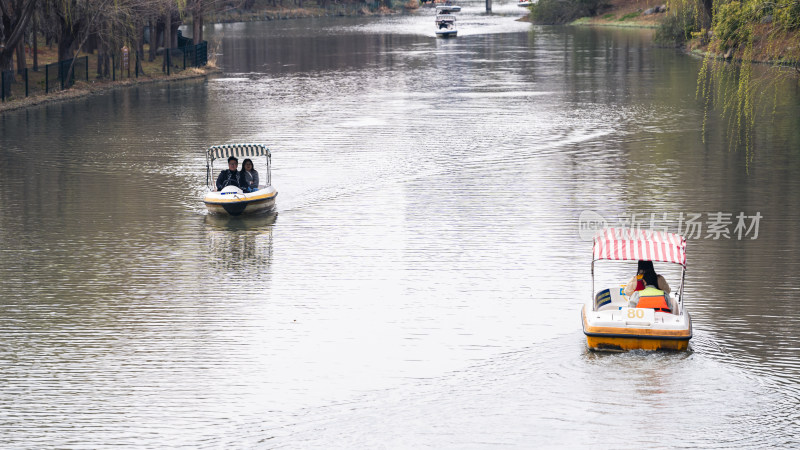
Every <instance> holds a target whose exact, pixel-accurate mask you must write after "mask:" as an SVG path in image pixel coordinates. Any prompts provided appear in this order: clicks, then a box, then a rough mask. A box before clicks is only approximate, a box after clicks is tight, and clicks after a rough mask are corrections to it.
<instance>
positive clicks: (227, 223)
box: [205, 211, 278, 231]
mask: <svg viewBox="0 0 800 450" xmlns="http://www.w3.org/2000/svg"><path fill="white" fill-rule="evenodd" d="M277 219H278V213H277V212H274V211H266V212H263V213H259V214H246V215H241V216H231V215H229V214H208V215H206V216H205V222H206V224H208V225H211V226H213V227H214V228H219V229H223V230H230V231H245V230H255V229H260V228H262V227H268V226H271V225H274V224H275V221H276V220H277Z"/></svg>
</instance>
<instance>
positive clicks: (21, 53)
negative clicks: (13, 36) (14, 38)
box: [17, 39, 27, 74]
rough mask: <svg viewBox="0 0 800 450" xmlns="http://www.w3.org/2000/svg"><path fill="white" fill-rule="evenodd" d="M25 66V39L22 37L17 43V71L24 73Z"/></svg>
mask: <svg viewBox="0 0 800 450" xmlns="http://www.w3.org/2000/svg"><path fill="white" fill-rule="evenodd" d="M25 67H27V61H25V40H24V39H23V40H21V41H19V44H17V73H19V74H21V73H24V72H25Z"/></svg>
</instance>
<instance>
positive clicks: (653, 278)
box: [628, 261, 672, 313]
mask: <svg viewBox="0 0 800 450" xmlns="http://www.w3.org/2000/svg"><path fill="white" fill-rule="evenodd" d="M648 262H649V261H648ZM651 264H652V263H651ZM659 278H663V277H659V276H658V275H656V273H655V272H653V271H645V272H644V274H643V277H642V281H643V282H644V285H645V286H644V289H642V290H640V291H636V292H634V293H633V295H631V296H630V301H629V302H628V307H629V308H653V309H655V310H656V311H663V312H667V313H668V312H672V311H671V308H670V307H669V293H668V292H666V291H664V290H663V289H659V288H658V287H656V285H657V284H658V281H659Z"/></svg>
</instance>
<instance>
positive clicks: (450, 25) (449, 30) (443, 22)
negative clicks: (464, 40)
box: [436, 14, 458, 38]
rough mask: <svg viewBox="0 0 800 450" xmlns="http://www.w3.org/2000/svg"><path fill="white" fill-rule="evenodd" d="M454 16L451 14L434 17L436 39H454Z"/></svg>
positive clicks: (456, 32)
mask: <svg viewBox="0 0 800 450" xmlns="http://www.w3.org/2000/svg"><path fill="white" fill-rule="evenodd" d="M457 35H458V30H457V29H456V16H454V15H452V14H438V15H436V36H437V37H444V38H446V37H456V36H457Z"/></svg>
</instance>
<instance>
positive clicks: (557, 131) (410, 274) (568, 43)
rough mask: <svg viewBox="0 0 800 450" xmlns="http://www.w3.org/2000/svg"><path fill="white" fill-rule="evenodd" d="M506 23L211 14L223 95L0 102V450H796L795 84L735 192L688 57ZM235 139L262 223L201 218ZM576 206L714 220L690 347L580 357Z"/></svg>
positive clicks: (693, 290) (184, 92) (581, 294)
mask: <svg viewBox="0 0 800 450" xmlns="http://www.w3.org/2000/svg"><path fill="white" fill-rule="evenodd" d="M520 10H521V8H517V7H516V6H515V5H514V4H513V3H507V4H495V5H494V14H492V15H486V14H484V13H483V11H482V3H476V4H466V7H465V8H464V10H463V11H462V12H461V13H459V16H458V17H459V19H458V20H459V37H458V38H456V39H450V40H443V39H438V40H437V39H436V38H434V35H433V16H432V12H431V11H430V10H424V11H420V12H419V13H418V14H414V15H407V16H394V17H372V18H317V19H303V20H288V21H278V22H263V23H256V22H253V23H246V24H228V25H217V26H210V27H208V29H207V31H206V38H208V39H209V40H211V41H213V42H219V43H220V45H219V50H218V58H219V60H218V63H219V65H220V66H221V67H222V68H223V73H222V74H221V75H220V76H218V77H215V78H212V79H209V80H207V81H206V80H200V81H188V82H182V83H172V84H155V85H147V86H142V87H140V88H131V89H127V90H117V91H113V92H109V93H106V94H103V95H99V96H95V97H91V98H86V99H79V100H74V101H71V102H64V103H58V104H50V105H44V106H38V107H34V108H29V109H27V110H24V111H16V112H6V113H3V115H2V116H0V257H1V258H2V264H0V282H1V283H2V300H0V333H2V342H3V344H2V345H0V446H2V447H6V448H42V447H59V448H99V447H111V446H120V445H134V446H138V447H149V448H167V447H190V448H197V447H213V448H220V447H222V448H226V447H246V448H276V447H289V448H306V447H317V448H330V447H335V448H380V447H389V448H409V447H410V448H418V447H431V448H481V447H500V446H504V447H505V446H510V447H517V448H520V447H527V448H530V447H573V446H578V447H600V448H641V447H691V448H697V447H723V448H731V447H742V446H743V447H796V446H798V445H800V440H799V438H798V436H799V435H800V434H798V432H800V425H798V424H799V423H800V413H798V410H799V409H798V404H800V387H798V383H799V382H800V362H799V361H800V359H799V357H800V333H799V332H798V330H800V319H799V317H800V316H799V315H798V314H797V312H796V305H797V297H798V295H800V291H799V290H798V286H797V282H796V274H797V273H798V271H800V258H799V257H798V252H800V239H798V232H797V222H798V220H799V219H800V212H798V209H797V208H796V205H797V204H798V203H800V154H798V149H800V131H798V130H800V126H799V125H800V123H798V117H800V107H799V106H798V105H800V101H798V98H799V96H798V92H797V90H796V89H795V88H794V87H793V85H781V86H780V95H779V96H778V102H777V104H776V105H774V107H773V105H770V107H769V108H766V110H769V111H773V110H774V115H773V113H772V112H770V113H769V114H764V115H760V116H759V119H758V121H759V122H758V123H757V124H756V127H755V130H756V131H755V145H754V149H755V153H754V155H755V156H754V159H753V161H752V162H751V163H750V166H749V174H748V172H747V170H746V166H745V163H746V157H745V153H744V150H742V149H738V150H735V149H732V148H731V146H730V145H729V142H730V141H729V139H728V136H727V135H726V132H725V128H724V121H723V120H721V119H719V118H718V117H717V116H715V115H713V114H712V115H711V116H710V117H709V123H708V125H707V132H706V135H705V141H704V140H703V131H702V120H703V102H702V100H697V99H696V98H695V90H696V76H697V71H698V68H699V65H700V61H699V60H697V59H695V58H693V57H690V56H687V55H685V54H682V53H679V52H676V51H674V50H671V49H658V48H654V47H653V46H652V45H651V34H652V32H651V31H641V30H634V31H631V30H610V29H583V28H569V27H563V28H547V27H544V28H543V27H532V26H531V25H529V24H526V23H522V22H517V21H516V20H515V19H516V18H518V17H519V16H521V15H522V12H521V11H520ZM246 141H255V142H263V143H266V144H268V145H269V146H270V148H271V149H272V152H273V158H272V161H273V166H274V170H273V174H272V179H273V184H274V185H275V186H276V188H277V189H278V191H279V196H278V202H277V209H276V211H275V213H274V214H271V215H266V216H261V217H249V218H222V217H215V216H209V215H208V214H207V213H206V211H205V208H204V206H203V204H202V202H201V198H202V194H203V192H204V189H205V183H206V180H205V177H206V167H205V159H204V154H203V150H204V148H206V147H208V146H209V145H214V144H221V143H230V142H246ZM255 165H256V169H260V168H261V167H262V166H263V161H259V160H258V159H256V160H255ZM220 169H221V167H219V166H217V167H215V171H216V170H220ZM585 210H591V211H595V212H597V213H598V214H600V215H602V216H603V217H605V218H606V219H607V220H609V221H610V222H616V221H618V220H619V219H621V218H626V217H627V218H631V217H632V214H638V215H639V216H638V217H646V218H647V220H648V221H649V220H650V214H651V213H658V214H663V213H666V214H668V217H669V218H670V219H672V220H674V219H676V218H677V217H678V216H679V214H684V215H689V214H701V215H702V220H703V221H706V220H707V219H708V214H711V213H717V212H722V213H730V214H732V216H733V218H732V219H731V221H732V222H733V224H732V225H731V226H730V231H731V233H730V237H729V238H725V237H724V236H723V237H722V238H721V239H711V238H705V237H703V236H701V238H700V239H690V240H689V247H688V264H689V265H688V272H687V279H686V285H685V290H686V295H685V297H686V305H687V307H688V309H689V311H690V312H691V314H692V318H693V321H694V338H693V339H692V341H691V346H690V348H691V351H689V352H686V353H681V354H673V353H652V354H648V353H639V352H631V353H626V354H596V353H592V352H589V351H587V350H586V347H585V337H584V336H583V333H582V330H581V325H580V314H579V309H580V306H581V304H582V303H583V302H584V301H585V299H586V297H587V296H588V295H590V293H591V292H590V291H591V278H590V265H591V242H586V241H584V240H582V239H581V238H580V236H579V233H578V217H579V215H580V213H581V212H582V211H585ZM739 213H744V214H745V215H747V216H753V215H755V214H756V213H758V214H760V215H761V216H762V219H761V221H760V226H759V228H758V233H759V234H758V238H757V239H750V237H752V236H753V234H752V232H751V234H750V235H746V236H745V237H744V238H743V239H737V236H736V234H735V233H734V232H733V231H734V226H735V224H736V217H735V216H736V215H738V214H739ZM707 225H708V224H706V226H707ZM706 231H707V229H704V230H703V235H705V234H706ZM656 268H657V269H659V270H662V271H664V273H667V274H671V278H669V281H670V283H671V284H673V285H674V286H677V285H678V284H679V281H680V280H679V277H678V275H677V273H678V272H674V273H673V272H670V271H669V269H668V268H666V267H664V268H662V267H659V266H658V265H657V266H656ZM632 270H633V269H632V266H629V265H623V266H622V267H615V265H614V264H598V273H604V274H605V276H606V277H607V279H608V280H610V282H611V283H624V281H625V278H626V277H627V276H629V275H630V273H631V272H632Z"/></svg>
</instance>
